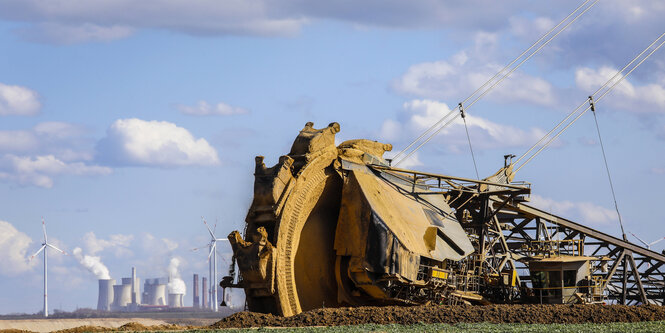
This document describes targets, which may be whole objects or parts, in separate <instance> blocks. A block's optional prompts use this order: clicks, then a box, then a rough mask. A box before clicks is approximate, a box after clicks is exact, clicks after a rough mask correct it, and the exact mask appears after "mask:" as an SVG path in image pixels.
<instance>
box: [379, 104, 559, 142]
mask: <svg viewBox="0 0 665 333" xmlns="http://www.w3.org/2000/svg"><path fill="white" fill-rule="evenodd" d="M449 111H450V108H449V107H448V106H447V105H446V104H445V103H442V102H438V101H433V100H427V99H425V100H412V101H409V102H406V103H404V105H403V110H402V112H401V113H400V114H399V116H398V118H399V119H398V120H393V119H388V120H386V121H384V123H383V125H382V127H381V133H380V137H381V138H382V139H383V140H385V141H388V142H396V141H403V140H407V139H411V138H414V137H416V136H418V135H420V134H421V133H423V132H424V131H425V130H426V129H428V128H429V127H430V126H432V125H433V124H435V123H436V122H438V121H439V120H440V119H441V118H442V117H443V116H445V115H446V114H448V112H449ZM451 118H452V116H451ZM451 118H448V119H451ZM447 121H448V120H446V121H444V122H443V123H446V122H447ZM466 121H467V125H468V127H469V135H470V136H471V139H472V141H473V143H474V148H475V149H481V150H482V149H494V148H503V147H522V146H528V145H531V144H533V143H535V142H537V141H538V140H539V139H540V138H541V137H542V136H543V135H545V133H546V132H545V131H543V130H542V129H539V128H531V129H529V130H523V129H520V128H517V127H514V126H510V125H502V124H497V123H495V122H492V121H490V120H488V119H484V118H481V117H476V116H471V115H467V116H466ZM443 123H442V124H443ZM434 140H436V142H437V145H439V146H443V147H446V148H447V149H448V150H449V151H451V152H456V153H457V152H462V151H463V152H466V150H467V149H468V142H467V139H466V133H465V129H464V122H463V120H462V119H461V118H460V117H458V118H457V119H456V120H455V121H454V122H453V123H451V124H450V125H449V126H448V127H446V128H445V129H444V130H442V131H441V132H440V133H438V135H437V139H434Z"/></svg>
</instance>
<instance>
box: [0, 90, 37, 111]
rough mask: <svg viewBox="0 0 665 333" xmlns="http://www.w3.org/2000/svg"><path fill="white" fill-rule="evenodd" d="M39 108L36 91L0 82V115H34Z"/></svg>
mask: <svg viewBox="0 0 665 333" xmlns="http://www.w3.org/2000/svg"><path fill="white" fill-rule="evenodd" d="M41 108H42V105H41V103H40V102H39V96H38V95H37V93H36V92H34V91H32V90H30V89H28V88H26V87H21V86H10V85H6V84H3V83H0V116H9V115H13V116H34V115H36V114H38V113H39V110H40V109H41Z"/></svg>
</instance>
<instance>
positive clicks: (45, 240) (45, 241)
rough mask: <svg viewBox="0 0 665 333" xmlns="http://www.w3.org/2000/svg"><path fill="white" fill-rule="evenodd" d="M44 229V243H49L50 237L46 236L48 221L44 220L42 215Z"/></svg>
mask: <svg viewBox="0 0 665 333" xmlns="http://www.w3.org/2000/svg"><path fill="white" fill-rule="evenodd" d="M42 230H43V231H44V243H47V242H48V239H47V238H46V222H45V221H44V217H43V216H42Z"/></svg>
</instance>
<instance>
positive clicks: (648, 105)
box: [575, 66, 665, 113]
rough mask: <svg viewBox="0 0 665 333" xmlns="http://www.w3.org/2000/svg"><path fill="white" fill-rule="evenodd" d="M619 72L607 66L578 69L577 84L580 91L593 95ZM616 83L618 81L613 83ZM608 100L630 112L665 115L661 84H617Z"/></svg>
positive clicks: (664, 100) (627, 82) (664, 98)
mask: <svg viewBox="0 0 665 333" xmlns="http://www.w3.org/2000/svg"><path fill="white" fill-rule="evenodd" d="M617 72H618V70H617V69H614V68H611V67H607V66H603V67H600V68H598V69H592V68H588V67H582V68H578V69H577V70H576V71H575V83H576V84H577V86H578V87H579V88H580V89H583V90H584V91H586V92H589V93H592V92H594V91H596V90H597V89H598V88H600V87H601V86H602V85H603V84H605V82H606V81H607V80H609V79H610V78H612V77H613V76H614V75H615V74H616V73H617ZM616 81H617V79H615V80H613V81H612V82H613V83H614V82H616ZM613 83H611V84H610V86H611V85H612V84H613ZM606 98H607V99H611V104H612V105H614V106H617V107H619V108H622V109H625V110H628V111H630V112H634V113H665V87H663V86H662V85H659V84H655V83H651V84H646V85H642V86H636V85H634V84H632V83H630V81H629V80H628V79H626V80H623V81H621V83H619V84H617V85H616V86H615V87H614V89H613V90H612V91H611V92H610V93H609V94H608V95H607V97H606ZM601 105H602V104H601ZM599 107H602V106H599Z"/></svg>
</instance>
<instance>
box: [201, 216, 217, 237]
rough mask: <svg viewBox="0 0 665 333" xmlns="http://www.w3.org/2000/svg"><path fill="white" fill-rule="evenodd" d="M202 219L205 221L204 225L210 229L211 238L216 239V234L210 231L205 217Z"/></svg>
mask: <svg viewBox="0 0 665 333" xmlns="http://www.w3.org/2000/svg"><path fill="white" fill-rule="evenodd" d="M201 219H203V224H205V225H206V228H208V232H209V233H210V237H212V238H213V239H215V233H213V232H212V230H211V229H210V226H209V225H208V222H206V219H204V218H203V216H201Z"/></svg>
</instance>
